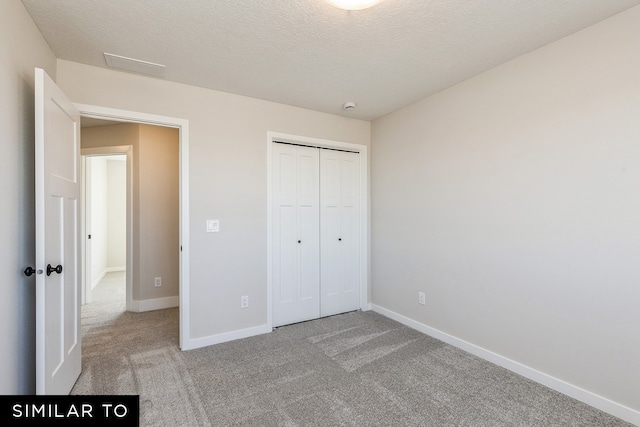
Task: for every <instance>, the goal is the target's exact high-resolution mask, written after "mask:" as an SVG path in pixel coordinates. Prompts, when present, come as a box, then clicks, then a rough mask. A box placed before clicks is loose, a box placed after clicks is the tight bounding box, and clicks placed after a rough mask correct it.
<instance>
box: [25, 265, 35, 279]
mask: <svg viewBox="0 0 640 427" xmlns="http://www.w3.org/2000/svg"><path fill="white" fill-rule="evenodd" d="M35 273H36V270H34V269H33V268H31V267H27V268H25V269H24V275H25V276H27V277H29V276H31V275H32V274H35Z"/></svg>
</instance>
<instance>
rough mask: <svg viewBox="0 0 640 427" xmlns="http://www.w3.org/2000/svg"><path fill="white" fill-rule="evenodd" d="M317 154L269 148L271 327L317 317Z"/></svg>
mask: <svg viewBox="0 0 640 427" xmlns="http://www.w3.org/2000/svg"><path fill="white" fill-rule="evenodd" d="M318 180H319V153H318V149H317V148H310V147H299V146H294V145H286V144H273V181H272V185H273V278H272V283H273V311H272V312H273V326H281V325H286V324H290V323H295V322H301V321H304V320H309V319H316V318H318V317H319V316H320V291H319V289H320V265H319V262H320V242H319V238H320V237H319V226H320V222H319V220H320V218H319V213H320V209H319V182H318Z"/></svg>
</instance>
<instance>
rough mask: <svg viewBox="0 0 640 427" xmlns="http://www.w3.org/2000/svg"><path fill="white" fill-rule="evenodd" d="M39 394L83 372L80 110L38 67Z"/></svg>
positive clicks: (63, 387) (60, 388) (64, 390)
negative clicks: (80, 245)
mask: <svg viewBox="0 0 640 427" xmlns="http://www.w3.org/2000/svg"><path fill="white" fill-rule="evenodd" d="M35 88H36V92H35V95H36V98H35V136H36V139H35V144H36V147H35V148H36V149H35V159H36V270H35V271H36V393H37V394H69V392H70V391H71V388H72V387H73V385H74V384H75V382H76V380H77V379H78V376H79V375H80V370H81V363H82V357H81V348H80V347H81V345H80V338H81V334H80V295H81V294H80V281H79V278H80V275H79V263H78V255H79V254H78V247H79V245H78V243H79V233H78V223H79V222H78V219H79V206H80V205H79V200H78V199H79V196H80V114H79V113H78V111H77V110H76V109H75V107H74V106H73V104H72V103H71V102H70V101H69V99H68V98H67V97H66V96H65V95H64V93H63V92H62V91H61V90H60V89H59V88H58V86H56V84H55V83H54V82H53V80H51V78H50V77H49V76H48V75H47V74H46V73H45V72H44V70H42V69H39V68H36V70H35Z"/></svg>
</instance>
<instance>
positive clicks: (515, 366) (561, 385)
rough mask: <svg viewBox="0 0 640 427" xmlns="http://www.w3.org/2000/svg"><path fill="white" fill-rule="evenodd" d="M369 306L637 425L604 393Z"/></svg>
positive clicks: (631, 412) (638, 415) (633, 413)
mask: <svg viewBox="0 0 640 427" xmlns="http://www.w3.org/2000/svg"><path fill="white" fill-rule="evenodd" d="M372 309H373V311H375V312H376V313H379V314H382V315H383V316H386V317H388V318H390V319H393V320H395V321H397V322H400V323H402V324H403V325H406V326H408V327H410V328H413V329H415V330H417V331H420V332H422V333H424V334H427V335H429V336H432V337H434V338H437V339H439V340H441V341H444V342H446V343H447V344H451V345H452V346H454V347H458V348H459V349H461V350H464V351H466V352H468V353H471V354H473V355H475V356H478V357H480V358H482V359H485V360H488V361H489V362H491V363H494V364H496V365H498V366H501V367H503V368H505V369H508V370H510V371H512V372H515V373H516V374H519V375H522V376H523V377H525V378H528V379H530V380H532V381H535V382H537V383H539V384H542V385H544V386H546V387H549V388H550V389H553V390H556V391H558V392H560V393H563V394H566V395H567V396H570V397H572V398H574V399H576V400H579V401H581V402H584V403H586V404H587V405H590V406H593V407H594V408H597V409H600V410H601V411H604V412H607V413H609V414H611V415H613V416H616V417H618V418H620V419H622V420H624V421H627V422H629V423H632V424H635V425H638V426H640V411H637V410H635V409H632V408H629V407H627V406H624V405H621V404H619V403H617V402H614V401H612V400H609V399H607V398H605V397H602V396H600V395H597V394H595V393H592V392H590V391H588V390H585V389H583V388H580V387H578V386H575V385H573V384H569V383H567V382H566V381H563V380H561V379H558V378H556V377H553V376H551V375H549V374H545V373H544V372H540V371H538V370H536V369H533V368H530V367H529V366H526V365H523V364H522V363H519V362H516V361H515V360H511V359H509V358H507V357H504V356H501V355H499V354H497V353H494V352H492V351H490V350H487V349H485V348H482V347H479V346H477V345H475V344H472V343H470V342H468V341H465V340H462V339H460V338H456V337H454V336H453V335H449V334H447V333H446V332H442V331H440V330H438V329H435V328H432V327H430V326H427V325H425V324H422V323H420V322H417V321H415V320H413V319H409V318H408V317H405V316H403V315H401V314H398V313H396V312H394V311H391V310H387V309H386V308H384V307H380V306H379V305H376V304H372Z"/></svg>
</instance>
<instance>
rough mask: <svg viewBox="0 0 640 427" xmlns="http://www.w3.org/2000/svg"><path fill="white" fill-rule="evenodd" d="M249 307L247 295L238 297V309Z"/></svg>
mask: <svg viewBox="0 0 640 427" xmlns="http://www.w3.org/2000/svg"><path fill="white" fill-rule="evenodd" d="M247 307H249V295H243V296H241V297H240V308H247Z"/></svg>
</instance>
